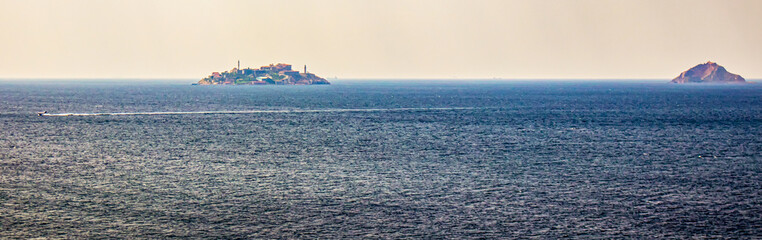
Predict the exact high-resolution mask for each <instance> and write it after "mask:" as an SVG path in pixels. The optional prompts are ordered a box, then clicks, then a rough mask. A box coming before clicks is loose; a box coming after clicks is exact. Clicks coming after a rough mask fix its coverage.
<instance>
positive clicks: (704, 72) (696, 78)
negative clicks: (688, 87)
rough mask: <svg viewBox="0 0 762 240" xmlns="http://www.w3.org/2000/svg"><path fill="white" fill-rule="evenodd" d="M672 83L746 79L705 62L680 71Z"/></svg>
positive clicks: (724, 81) (743, 80) (740, 81)
mask: <svg viewBox="0 0 762 240" xmlns="http://www.w3.org/2000/svg"><path fill="white" fill-rule="evenodd" d="M672 83H746V79H744V78H743V77H741V76H740V75H738V74H733V73H730V72H728V70H725V67H723V66H720V65H719V64H717V63H715V62H711V61H709V62H706V63H702V64H699V65H696V66H695V67H692V68H691V69H688V70H687V71H685V72H683V73H680V75H679V76H677V77H676V78H675V79H672Z"/></svg>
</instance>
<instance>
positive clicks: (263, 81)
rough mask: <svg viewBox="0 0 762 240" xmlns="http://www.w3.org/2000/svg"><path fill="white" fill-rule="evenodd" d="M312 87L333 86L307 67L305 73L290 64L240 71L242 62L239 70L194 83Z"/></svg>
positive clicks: (232, 70)
mask: <svg viewBox="0 0 762 240" xmlns="http://www.w3.org/2000/svg"><path fill="white" fill-rule="evenodd" d="M268 84H275V85H312V84H331V83H330V82H328V81H327V80H325V79H324V78H321V77H318V76H317V75H315V74H312V73H308V72H307V66H304V72H303V73H300V72H299V71H294V70H291V65H290V64H285V63H278V64H270V65H267V66H262V67H260V68H258V69H251V68H246V69H240V62H239V64H238V67H237V68H233V69H231V70H229V71H225V72H221V73H220V72H213V73H212V75H209V76H208V77H205V78H204V79H201V80H200V81H198V83H194V85H268Z"/></svg>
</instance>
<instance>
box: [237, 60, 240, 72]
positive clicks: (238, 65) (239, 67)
mask: <svg viewBox="0 0 762 240" xmlns="http://www.w3.org/2000/svg"><path fill="white" fill-rule="evenodd" d="M237 69H238V70H241V60H238V68H237Z"/></svg>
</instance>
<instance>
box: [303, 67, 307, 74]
mask: <svg viewBox="0 0 762 240" xmlns="http://www.w3.org/2000/svg"><path fill="white" fill-rule="evenodd" d="M304 73H307V65H304Z"/></svg>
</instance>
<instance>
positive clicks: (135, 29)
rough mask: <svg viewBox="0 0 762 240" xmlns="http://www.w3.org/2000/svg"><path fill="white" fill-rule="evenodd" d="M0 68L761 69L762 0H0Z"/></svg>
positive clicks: (54, 74)
mask: <svg viewBox="0 0 762 240" xmlns="http://www.w3.org/2000/svg"><path fill="white" fill-rule="evenodd" d="M0 32H2V33H1V34H0V78H151V79H158V78H187V79H200V78H202V77H205V76H207V75H209V74H210V73H211V72H213V71H224V70H229V69H231V68H233V67H234V66H235V64H236V61H237V60H240V61H241V65H242V66H245V67H259V66H261V65H266V64H269V63H278V62H284V63H290V64H293V65H295V68H297V69H299V70H301V69H302V66H303V65H305V64H306V65H307V66H308V70H309V71H310V72H313V73H316V74H318V75H320V76H322V77H334V76H336V77H339V78H349V79H352V78H397V79H399V78H462V79H468V78H473V79H478V78H495V77H498V78H509V79H535V78H545V79H552V78H566V79H568V78H596V79H601V78H603V79H607V78H610V79H628V78H629V79H632V78H635V79H642V78H649V79H671V78H674V77H675V76H677V75H678V74H679V73H680V72H682V71H684V70H686V69H688V68H690V67H693V66H694V65H696V64H699V63H703V62H706V61H708V60H711V61H715V62H718V63H719V64H721V65H723V66H725V67H726V68H727V69H728V71H730V72H733V73H736V74H740V75H741V76H744V77H745V78H747V79H754V78H762V1H759V0H746V1H742V0H721V1H720V0H718V1H709V0H637V1H636V0H611V1H607V0H557V1H552V0H526V1H513V0H494V1H492V0H463V1H451V0H277V1H276V0H272V1H259V0H252V1H234V0H229V1H217V0H215V1H211V0H209V1H199V0H178V1H174V0H173V1H169V0H167V1H162V0H124V1H117V0H113V1H110V0H71V1H68V0H49V1H36V0H18V1H16V0H0Z"/></svg>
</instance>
